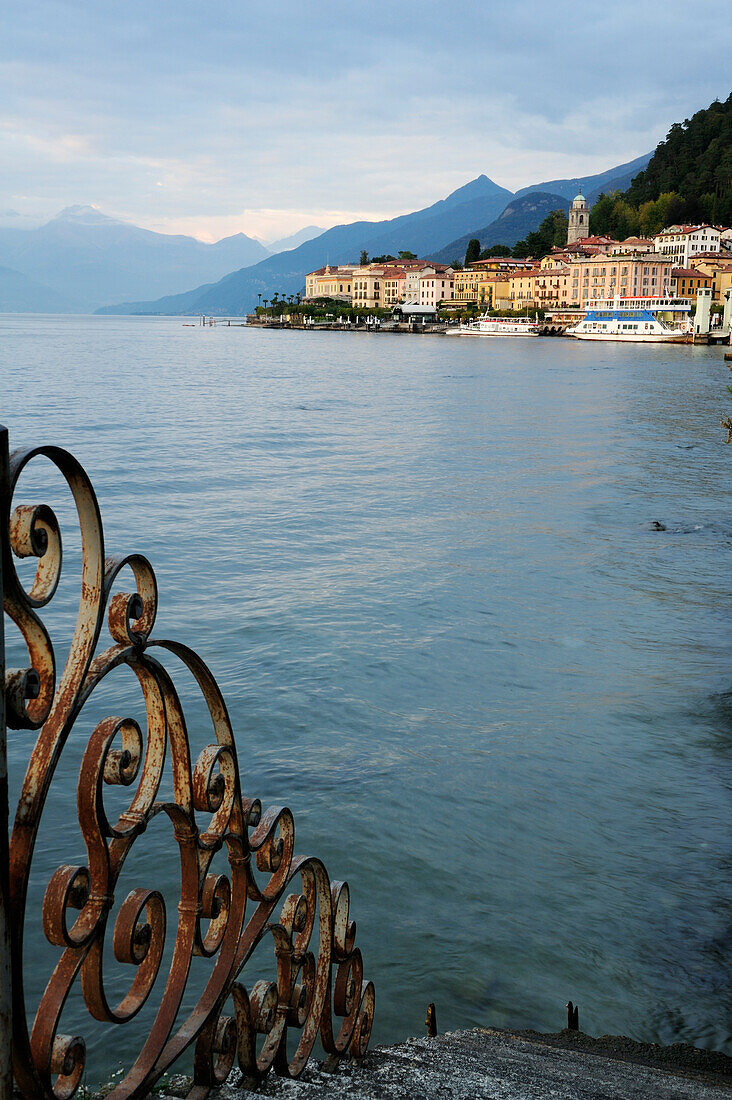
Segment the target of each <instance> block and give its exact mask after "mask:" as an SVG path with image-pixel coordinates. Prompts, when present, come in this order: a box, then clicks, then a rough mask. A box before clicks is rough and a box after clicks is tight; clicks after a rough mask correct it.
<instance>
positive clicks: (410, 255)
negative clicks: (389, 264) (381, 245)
mask: <svg viewBox="0 0 732 1100" xmlns="http://www.w3.org/2000/svg"><path fill="white" fill-rule="evenodd" d="M399 259H400V260H416V259H417V257H416V255H415V254H414V252H400V253H399Z"/></svg>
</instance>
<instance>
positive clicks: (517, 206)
mask: <svg viewBox="0 0 732 1100" xmlns="http://www.w3.org/2000/svg"><path fill="white" fill-rule="evenodd" d="M568 209H569V202H568V200H567V199H566V198H564V196H563V195H549V194H546V193H545V192H542V191H531V192H529V193H528V194H524V195H522V196H521V198H518V199H512V200H511V202H510V203H509V204H508V206H507V207H506V209H505V210H504V211H503V213H502V214H500V215H499V216H498V217H497V218H496V219H495V221H492V222H491V223H490V225H486V226H483V228H482V229H474V230H472V231H471V232H470V233H464V234H463V236H462V237H458V238H457V239H456V240H454V241H451V242H450V244H448V245H445V247H444V248H441V249H440V250H439V252H434V253H431V254H430V257H429V258H430V259H431V260H435V261H436V262H437V263H442V264H449V263H451V262H452V261H453V260H461V261H462V259H463V257H464V256H465V250H466V249H467V247H468V242H469V241H470V240H471V239H472V238H473V237H477V238H478V240H479V241H480V247H481V249H483V248H490V246H491V245H494V244H506V245H513V244H516V241H520V240H523V238H524V237H525V236H526V234H527V233H531V232H533V231H534V230H535V229H536V228H537V227H538V226H539V225H541V223H542V221H543V220H544V218H545V217H546V216H547V214H550V213H551V212H552V210H564V211H565V212H566V211H567V210H568Z"/></svg>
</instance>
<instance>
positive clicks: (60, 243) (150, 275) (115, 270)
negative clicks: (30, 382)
mask: <svg viewBox="0 0 732 1100" xmlns="http://www.w3.org/2000/svg"><path fill="white" fill-rule="evenodd" d="M267 255H268V251H267V249H266V248H265V247H264V246H263V245H262V244H260V243H259V242H258V241H254V240H252V239H251V238H249V237H247V236H246V235H245V234H241V233H240V234H234V235H233V236H231V237H224V238H222V240H220V241H216V242H215V243H214V244H206V243H204V242H203V241H198V240H196V239H195V238H194V237H187V236H185V235H183V234H166V233H156V232H155V231H154V230H151V229H143V228H142V227H141V226H136V225H132V224H131V223H129V222H124V221H121V220H120V219H118V218H113V217H110V216H109V215H108V214H104V213H102V211H100V210H97V209H96V208H95V207H92V206H69V207H66V208H65V209H64V210H62V211H60V212H59V213H58V214H57V215H56V216H55V217H53V218H51V219H50V220H49V221H48V222H45V223H44V224H43V225H41V226H37V227H35V228H32V229H27V228H21V227H15V226H3V227H0V265H1V266H4V267H7V268H10V269H12V270H15V271H16V272H18V273H19V274H21V275H23V276H25V278H26V279H27V280H28V283H27V284H26V289H27V290H28V289H29V288H30V286H31V285H32V284H33V283H37V284H40V285H41V287H44V288H45V290H52V291H54V292H55V293H57V294H58V295H59V296H60V297H61V298H63V299H66V300H69V301H73V302H74V303H75V304H76V308H77V309H79V310H80V311H89V312H92V311H93V310H95V309H97V308H98V307H99V306H101V305H104V304H106V303H108V302H114V301H119V300H120V298H121V297H127V296H129V295H130V294H134V295H135V296H136V297H138V296H140V294H139V292H140V288H141V287H143V286H147V287H148V289H149V291H150V292H151V294H150V296H154V295H156V294H159V293H161V292H164V291H166V290H169V289H171V288H172V287H175V288H176V289H178V290H181V291H182V290H184V289H185V288H186V287H187V286H190V284H191V281H193V280H197V281H201V275H203V276H204V279H205V277H206V276H208V279H216V278H220V277H221V276H222V275H225V274H226V273H227V272H229V271H231V270H232V267H235V266H236V267H241V266H242V265H244V266H246V265H247V264H250V263H252V262H255V263H256V262H257V261H258V260H261V259H264V258H265V257H266V256H267ZM42 297H43V298H44V299H45V297H47V295H46V294H45V291H44V294H43V295H42ZM28 305H29V306H30V307H32V301H30V300H29V302H28ZM38 310H39V311H40V312H47V310H46V309H45V306H44V304H43V302H40V301H39V304H38Z"/></svg>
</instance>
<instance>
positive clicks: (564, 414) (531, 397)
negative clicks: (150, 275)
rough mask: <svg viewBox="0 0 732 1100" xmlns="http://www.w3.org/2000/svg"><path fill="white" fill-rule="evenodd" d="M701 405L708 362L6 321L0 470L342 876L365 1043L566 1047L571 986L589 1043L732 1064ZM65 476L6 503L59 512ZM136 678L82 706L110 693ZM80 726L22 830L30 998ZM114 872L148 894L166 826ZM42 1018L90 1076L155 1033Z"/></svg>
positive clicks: (722, 691) (608, 349) (120, 696)
mask: <svg viewBox="0 0 732 1100" xmlns="http://www.w3.org/2000/svg"><path fill="white" fill-rule="evenodd" d="M728 381H729V376H728V372H727V370H726V369H725V366H724V363H723V357H722V351H721V349H715V348H702V347H699V348H691V347H686V346H682V347H678V346H673V347H663V346H646V347H633V346H620V345H613V344H588V343H582V342H573V341H572V340H569V339H539V340H520V339H518V340H459V339H447V338H439V337H422V338H419V337H408V336H403V335H396V334H379V335H371V336H369V335H366V334H349V333H343V334H341V333H297V332H286V331H283V332H278V331H257V330H246V329H241V328H223V327H217V328H205V329H204V328H199V327H184V325H183V324H182V321H181V319H179V318H149V319H148V318H119V317H108V318H107V317H94V318H90V317H85V318H78V317H13V316H3V317H0V394H1V401H0V421H2V422H4V423H5V424H6V425H7V426H8V427H9V429H10V435H11V447H12V446H20V445H31V444H40V443H49V442H53V443H58V444H60V445H62V446H64V447H67V448H68V449H70V450H71V451H72V452H73V453H74V454H75V455H76V456H77V457H78V458H79V460H80V461H81V462H82V463H83V464H84V466H85V467H86V469H87V471H88V473H89V475H90V477H91V479H92V481H93V483H94V485H95V488H96V491H97V494H98V496H99V499H100V504H101V508H102V514H103V517H104V520H105V533H106V539H107V547H108V552H112V551H113V552H129V551H132V550H139V551H141V552H142V553H144V554H146V555H147V556H148V557H149V558H150V559H151V561H152V563H153V565H154V566H155V569H156V573H157V578H158V583H159V587H160V611H159V615H158V623H157V626H156V630H155V633H156V635H158V636H163V637H173V638H177V639H180V640H182V641H184V642H186V643H187V644H189V645H191V646H192V647H193V648H194V649H195V650H197V652H199V653H200V654H201V655H202V656H203V658H204V659H205V660H206V661H207V663H208V664H209V665H210V667H211V669H212V670H213V672H214V674H215V675H216V677H217V679H218V682H219V684H220V685H221V687H222V689H223V691H224V694H225V696H226V699H227V702H228V705H229V709H230V712H231V716H232V720H233V723H234V728H235V731H236V735H237V740H238V753H239V761H240V768H241V772H242V783H243V786H244V790H245V793H247V794H250V795H254V796H258V797H261V798H262V800H263V802H265V804H269V803H272V802H275V803H284V804H286V805H288V806H290V807H291V809H292V810H293V813H294V815H295V823H296V830H297V840H298V843H297V847H298V850H300V851H302V852H307V853H312V854H316V855H319V856H320V857H321V858H323V860H324V861H325V863H326V866H327V867H328V870H329V872H330V875H331V877H332V878H346V879H348V881H349V883H350V885H351V890H352V915H353V916H354V917H355V919H356V920H357V923H358V934H357V942H358V943H359V944H360V947H361V949H362V951H363V954H364V958H365V963H366V974H367V975H368V976H369V977H371V978H372V979H373V980H374V981H375V983H376V989H377V1016H376V1022H375V1027H374V1039H373V1041H375V1042H376V1041H378V1042H394V1041H396V1040H399V1039H402V1038H403V1037H405V1036H407V1035H410V1034H420V1033H423V1032H424V1017H425V1010H426V1006H427V1003H428V1002H430V1001H434V1002H435V1003H436V1005H437V1022H438V1027H439V1029H440V1030H441V1031H444V1030H450V1029H455V1028H461V1027H468V1026H472V1025H478V1024H488V1025H495V1026H515V1027H534V1028H538V1029H541V1030H552V1031H553V1030H558V1029H559V1028H560V1027H562V1026H563V1024H564V1021H565V1019H566V1014H565V1011H564V1005H565V1002H566V1001H567V1000H569V999H570V998H571V999H572V1000H573V1001H575V1002H576V1003H578V1004H579V1009H580V1026H581V1027H582V1028H583V1030H586V1031H589V1032H592V1033H595V1034H601V1033H621V1034H623V1033H624V1034H629V1035H631V1036H634V1037H636V1038H639V1039H644V1040H657V1041H663V1042H670V1041H674V1040H685V1041H687V1042H691V1043H695V1044H697V1045H700V1046H705V1047H714V1048H720V1049H726V1050H727V1052H728V1053H732V1041H731V1036H732V1030H731V1029H732V986H731V985H730V977H731V974H730V970H731V969H732V921H731V919H730V901H731V900H732V878H731V877H730V861H731V860H732V828H731V823H732V818H731V815H730V784H731V782H732V627H731V623H732V616H731V615H730V578H731V577H732V517H731V513H730V485H731V484H732V479H731V478H730V461H731V460H732V448H726V447H725V446H724V435H723V433H722V430H721V428H720V426H719V416H720V412H721V411H722V409H723V407H724V404H725V402H727V403H728V402H729V398H728V396H727V395H726V393H725V389H724V387H725V385H726V383H727V382H728ZM42 467H43V464H41V468H42ZM29 481H30V483H31V485H32V482H33V479H32V478H30V479H29ZM60 485H61V483H60V479H59V478H57V477H55V476H53V475H51V474H49V475H46V473H45V472H39V474H38V492H39V493H40V494H42V495H40V496H38V497H36V496H34V495H33V494H32V493H30V495H26V494H23V499H24V500H27V501H31V502H33V503H36V502H40V501H44V502H47V503H49V504H52V505H53V506H54V507H57V506H58V508H57V510H58V513H59V516H60V517H62V518H63V517H64V516H69V512H68V505H67V503H66V504H64V501H65V500H66V498H65V496H64V493H63V490H62V489H61V488H60ZM65 508H66V510H64V509H65ZM653 521H659V522H660V523H661V524H663V525H664V526H665V527H666V530H665V531H656V530H653V529H652V524H653ZM63 533H64V539H65V540H66V541H65V548H66V547H68V551H69V570H70V574H71V576H70V577H69V578H65V579H64V581H62V585H61V587H60V589H59V593H58V596H57V597H56V599H55V600H54V604H53V605H52V609H49V614H48V621H49V622H53V623H55V625H56V628H57V629H58V631H59V632H60V635H61V636H62V637H63V636H67V635H68V633H69V630H70V626H71V624H72V623H73V618H74V615H75V605H76V602H77V601H78V578H77V580H76V587H75V585H74V583H73V572H74V564H75V561H76V562H77V563H78V546H77V544H75V543H74V531H73V523H71V521H70V519H69V520H68V522H66V523H65V524H64V528H63ZM75 555H76V556H75ZM54 616H55V618H54ZM64 632H66V634H64ZM9 649H10V652H9V655H8V663H9V665H11V666H12V665H13V663H14V661H15V660H16V657H15V656H14V654H16V655H17V659H18V660H20V659H21V658H20V650H19V649H18V647H17V642H16V639H15V638H14V637H12V636H11V637H10V638H9ZM130 680H131V677H129V675H128V676H127V677H126V678H124V677H122V678H121V679H120V680H119V681H118V685H117V690H116V691H114V692H112V691H111V689H110V693H109V697H108V698H109V700H110V706H111V708H112V709H111V710H110V709H108V710H107V711H106V713H127V711H125V710H124V709H121V710H120V709H119V708H120V707H124V706H126V705H127V704H128V703H129V705H130V706H138V707H139V699H138V696H137V695H136V693H135V692H134V691H133V688H132V684H131V683H130V682H129V681H130ZM189 694H190V705H189V704H188V703H187V704H186V705H187V714H188V716H189V722H190V727H191V740H192V741H193V742H196V738H197V737H199V736H200V737H202V738H204V739H205V740H207V738H206V736H205V734H206V731H205V729H204V727H203V723H202V721H201V719H202V713H201V709H200V705H199V703H198V702H197V701H196V698H195V695H194V693H193V691H192V690H191V691H190V693H189ZM186 698H188V697H186ZM112 699H114V700H115V701H114V703H111V700H112ZM103 703H104V700H100V703H99V705H100V706H102V705H103ZM100 713H104V711H103V709H102V711H101V712H100ZM95 720H96V719H95ZM92 726H93V722H92V720H91V717H90V718H89V720H88V721H87V720H84V721H82V720H80V721H79V722H78V723H77V726H76V729H75V731H74V737H73V738H72V743H71V744H70V745H69V747H68V750H67V752H66V753H65V754H64V758H63V759H62V766H61V768H60V771H59V775H58V778H57V780H56V783H55V785H54V788H53V790H52V794H51V798H50V800H49V804H48V807H47V810H46V814H45V817H44V826H43V828H42V831H41V836H40V838H39V847H38V850H37V853H36V857H35V863H34V872H33V877H32V880H31V899H32V905H33V917H32V919H31V921H30V924H29V933H28V934H29V935H31V932H33V930H35V932H33V934H34V935H35V934H36V933H37V939H33V940H32V942H33V943H34V944H37V945H38V946H37V949H36V948H34V951H33V953H32V955H31V957H30V958H29V961H28V964H27V965H28V974H29V1001H30V1003H34V998H35V999H37V997H38V995H39V994H40V992H41V990H42V988H43V986H44V984H45V982H46V980H47V978H48V975H49V973H50V967H51V966H52V965H53V962H54V960H55V958H56V957H57V954H56V949H52V948H50V947H49V946H48V945H45V944H44V941H43V940H42V934H41V932H40V927H39V921H38V910H39V907H40V901H41V899H42V896H43V891H44V889H45V885H46V883H47V881H48V877H49V875H50V874H51V872H52V871H53V870H54V869H55V868H56V866H58V864H59V863H60V862H64V863H71V862H75V861H77V860H79V861H84V858H85V857H84V848H83V844H82V843H81V839H80V837H79V834H78V827H77V826H76V825H75V823H74V814H75V806H76V795H75V783H76V778H77V776H78V767H79V759H80V753H81V751H82V750H83V747H84V745H85V743H86V739H87V738H88V736H89V733H90V731H91V728H92ZM32 737H33V735H32V734H28V733H23V732H11V734H10V750H9V752H10V765H9V766H10V771H11V779H12V780H14V782H15V787H14V789H15V791H16V793H17V785H18V779H19V775H20V773H21V772H22V769H23V767H24V762H25V760H26V759H27V755H28V750H29V745H30V743H31V742H32ZM205 740H204V741H202V743H205ZM128 870H129V874H128V872H127V870H126V872H125V875H126V876H127V877H126V879H125V881H126V882H128V883H129V884H130V888H132V886H134V885H149V884H150V882H149V880H150V879H151V878H152V879H153V880H154V883H153V884H162V885H163V886H164V887H165V888H166V889H169V890H172V891H173V893H174V890H175V886H176V884H177V881H178V858H177V850H176V849H175V847H174V845H173V842H172V839H171V837H170V835H169V833H168V832H167V831H166V830H165V829H164V828H163V827H162V825H161V826H160V827H152V828H151V829H150V830H148V833H146V834H145V835H144V836H143V837H141V838H140V839H139V840H138V842H137V843H136V845H135V849H134V859H131V861H130V867H129V869H128ZM174 911H175V910H174V903H173V908H172V912H173V913H174ZM196 965H198V963H196ZM272 972H273V971H272V968H270V969H269V970H267V969H264V970H263V972H262V973H263V974H268V975H271V973H272ZM196 973H198V971H196V970H195V967H194V978H195V974H196ZM249 973H250V972H249V971H245V972H244V980H245V981H247V980H248V977H249ZM252 973H254V976H255V977H259V976H261V975H260V974H259V973H258V972H256V971H252ZM123 978H124V975H123V977H122V978H120V982H121V984H120V985H119V988H120V990H124V988H125V985H124V980H123ZM115 980H116V979H114V978H113V979H112V985H114V981H115ZM67 1013H68V1018H69V1023H68V1026H66V1025H64V1027H63V1028H62V1030H63V1031H66V1033H67V1034H76V1033H80V1034H83V1035H84V1036H86V1038H87V1042H88V1046H89V1079H90V1080H91V1081H94V1080H96V1079H101V1077H103V1076H104V1074H106V1073H108V1072H109V1071H110V1070H112V1069H114V1068H115V1067H116V1066H117V1064H118V1063H119V1062H120V1060H122V1061H124V1060H125V1059H129V1058H130V1056H131V1055H133V1054H134V1053H135V1052H136V1049H137V1047H139V1044H140V1041H141V1037H143V1036H144V1035H145V1034H146V1030H145V1029H146V1023H147V1024H149V1019H150V1016H149V1014H147V1015H146V1012H143V1013H142V1014H141V1015H140V1017H139V1018H138V1019H137V1020H136V1021H135V1023H133V1024H130V1025H128V1026H127V1027H125V1028H118V1029H116V1030H115V1031H114V1033H113V1038H114V1043H113V1045H111V1044H110V1032H109V1029H108V1028H107V1029H105V1028H102V1027H101V1026H100V1025H97V1024H95V1023H94V1022H93V1021H91V1020H90V1018H89V1017H88V1016H87V1015H86V1013H85V1010H84V1009H83V1007H82V1006H81V1005H80V1003H79V1000H78V998H72V999H71V1001H70V1003H69V1006H68V1010H67ZM71 1028H74V1029H76V1030H75V1031H72V1030H70V1029H71Z"/></svg>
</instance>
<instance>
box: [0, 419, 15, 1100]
mask: <svg viewBox="0 0 732 1100" xmlns="http://www.w3.org/2000/svg"><path fill="white" fill-rule="evenodd" d="M8 494H9V482H8V431H7V428H4V427H3V426H2V425H1V424H0V1097H3V1098H5V1097H11V1096H12V1095H13V1045H12V1043H13V1017H12V1004H13V1002H12V991H11V983H10V938H9V928H8V913H9V906H8V894H9V887H8V877H9V871H8V751H7V750H8V743H7V728H6V725H5V631H4V618H5V612H4V610H3V554H4V553H5V536H6V533H7V530H8V522H7V521H8V516H7V511H8V505H9V500H8Z"/></svg>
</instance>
